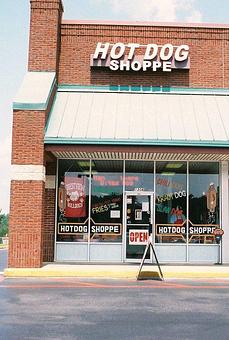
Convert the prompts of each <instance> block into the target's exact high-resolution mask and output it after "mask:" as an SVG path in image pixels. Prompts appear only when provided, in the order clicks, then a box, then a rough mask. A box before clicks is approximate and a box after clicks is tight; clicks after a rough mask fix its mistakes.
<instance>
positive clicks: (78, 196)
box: [64, 175, 86, 217]
mask: <svg viewBox="0 0 229 340" xmlns="http://www.w3.org/2000/svg"><path fill="white" fill-rule="evenodd" d="M64 184H65V190H66V207H65V217H85V216H86V188H85V184H86V183H85V178H84V177H82V178H78V177H75V176H71V175H70V176H68V175H65V178H64Z"/></svg>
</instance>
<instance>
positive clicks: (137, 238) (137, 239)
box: [129, 229, 149, 245]
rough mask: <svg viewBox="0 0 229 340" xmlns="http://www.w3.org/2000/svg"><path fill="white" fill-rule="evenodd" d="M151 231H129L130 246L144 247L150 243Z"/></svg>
mask: <svg viewBox="0 0 229 340" xmlns="http://www.w3.org/2000/svg"><path fill="white" fill-rule="evenodd" d="M148 239H149V231H148V230H142V229H130V230H129V245H144V244H147V243H148Z"/></svg>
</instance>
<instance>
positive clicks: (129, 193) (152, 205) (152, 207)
mask: <svg viewBox="0 0 229 340" xmlns="http://www.w3.org/2000/svg"><path fill="white" fill-rule="evenodd" d="M127 196H150V212H151V214H150V219H151V221H150V222H151V224H152V241H153V244H154V240H155V222H154V221H155V213H154V211H155V200H154V192H153V191H143V190H136V191H124V209H123V213H124V214H123V216H124V228H123V241H124V243H123V260H124V262H129V263H140V262H141V259H128V258H127V257H126V230H127ZM136 227H137V225H136ZM145 262H146V263H151V262H152V250H151V249H150V258H149V259H146V260H145Z"/></svg>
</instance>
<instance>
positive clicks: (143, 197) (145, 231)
mask: <svg viewBox="0 0 229 340" xmlns="http://www.w3.org/2000/svg"><path fill="white" fill-rule="evenodd" d="M125 220H126V261H130V262H131V261H136V260H137V262H139V261H140V260H141V259H142V256H143V253H144V250H145V246H146V244H147V241H148V238H149V235H150V234H151V233H152V224H153V193H152V192H147V191H139V192H138V191H137V192H134V191H133V192H131V191H129V192H126V193H125ZM146 259H150V251H149V252H148V253H147V256H146Z"/></svg>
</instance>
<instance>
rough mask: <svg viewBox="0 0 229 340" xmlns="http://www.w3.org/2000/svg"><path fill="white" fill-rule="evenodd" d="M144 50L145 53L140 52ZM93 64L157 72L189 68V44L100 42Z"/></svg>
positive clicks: (111, 67)
mask: <svg viewBox="0 0 229 340" xmlns="http://www.w3.org/2000/svg"><path fill="white" fill-rule="evenodd" d="M139 50H140V52H139ZM142 50H143V51H144V54H140V53H142ZM91 66H92V67H96V66H99V67H109V68H110V70H112V71H118V70H119V71H147V70H152V71H153V72H155V71H157V70H158V69H162V71H163V72H171V70H172V69H189V68H190V60H189V46H188V45H179V46H174V45H172V44H170V43H167V44H164V45H162V46H159V45H157V44H155V43H151V44H148V45H140V44H136V43H128V44H123V43H121V42H118V43H116V44H110V43H102V42H98V43H97V46H96V49H95V52H94V54H93V55H92V56H91Z"/></svg>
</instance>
